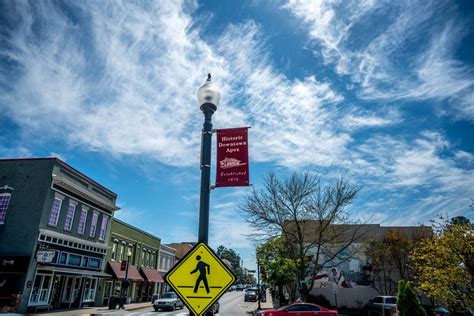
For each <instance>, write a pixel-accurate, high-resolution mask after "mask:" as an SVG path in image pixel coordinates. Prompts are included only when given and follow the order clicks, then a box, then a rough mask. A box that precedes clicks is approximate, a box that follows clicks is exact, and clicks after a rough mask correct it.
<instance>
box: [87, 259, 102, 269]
mask: <svg viewBox="0 0 474 316" xmlns="http://www.w3.org/2000/svg"><path fill="white" fill-rule="evenodd" d="M89 268H93V269H99V268H100V259H96V258H91V259H90V261H89Z"/></svg>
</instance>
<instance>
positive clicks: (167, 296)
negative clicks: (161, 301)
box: [161, 293, 176, 298]
mask: <svg viewBox="0 0 474 316" xmlns="http://www.w3.org/2000/svg"><path fill="white" fill-rule="evenodd" d="M175 297H176V294H174V293H165V294H163V296H162V297H161V298H175Z"/></svg>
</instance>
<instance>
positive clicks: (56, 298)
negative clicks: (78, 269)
mask: <svg viewBox="0 0 474 316" xmlns="http://www.w3.org/2000/svg"><path fill="white" fill-rule="evenodd" d="M63 285H64V277H63V276H61V275H55V276H54V281H53V292H52V294H51V297H52V298H51V305H53V308H54V309H56V308H59V305H60V304H61V289H62V287H63Z"/></svg>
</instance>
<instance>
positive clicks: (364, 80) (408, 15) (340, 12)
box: [283, 0, 474, 121]
mask: <svg viewBox="0 0 474 316" xmlns="http://www.w3.org/2000/svg"><path fill="white" fill-rule="evenodd" d="M283 8H284V9H287V10H289V11H290V12H291V13H292V14H293V15H294V16H296V17H297V18H299V19H301V21H302V22H303V24H304V25H305V26H306V27H307V31H308V34H309V36H310V38H311V39H313V40H314V41H315V43H317V44H318V45H319V46H317V50H316V53H321V55H322V57H323V59H324V61H325V62H326V63H327V64H333V65H334V68H335V70H336V71H337V73H339V74H341V75H350V76H351V78H352V80H353V81H354V82H355V83H357V84H358V85H359V87H360V89H359V90H358V91H359V96H361V97H362V98H366V99H391V100H393V99H412V100H427V99H441V100H446V99H448V100H451V101H452V103H453V105H454V111H446V110H444V111H443V112H447V113H449V114H451V115H453V116H454V117H456V118H459V119H468V120H471V121H472V120H474V110H473V108H472V106H471V104H472V102H471V103H469V102H468V100H469V99H470V100H471V101H472V92H471V91H472V88H473V87H474V77H473V73H474V69H473V68H472V67H470V66H468V65H465V64H463V63H462V62H461V61H459V60H457V59H456V58H455V57H454V56H455V52H456V48H457V46H458V45H459V42H460V41H461V39H462V38H463V36H464V35H465V34H466V32H467V31H466V29H467V28H468V25H466V24H464V23H463V21H462V20H461V19H459V18H458V17H457V15H456V14H457V13H456V12H454V13H453V11H455V8H456V6H455V5H453V4H452V3H449V2H446V3H439V2H430V1H425V2H413V1H397V2H391V3H386V2H377V1H331V2H327V1H311V0H309V1H304V0H289V1H288V3H287V4H286V5H285V6H283ZM415 42H416V43H417V45H419V47H415V45H414V43H415ZM450 112H453V113H450ZM460 114H462V116H461V115H460Z"/></svg>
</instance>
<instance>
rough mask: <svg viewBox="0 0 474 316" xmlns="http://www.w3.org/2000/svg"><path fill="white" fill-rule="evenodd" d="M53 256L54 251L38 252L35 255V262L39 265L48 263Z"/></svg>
mask: <svg viewBox="0 0 474 316" xmlns="http://www.w3.org/2000/svg"><path fill="white" fill-rule="evenodd" d="M54 255H55V251H54V250H38V252H37V253H36V261H37V262H40V263H50V262H52V261H53V259H54Z"/></svg>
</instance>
